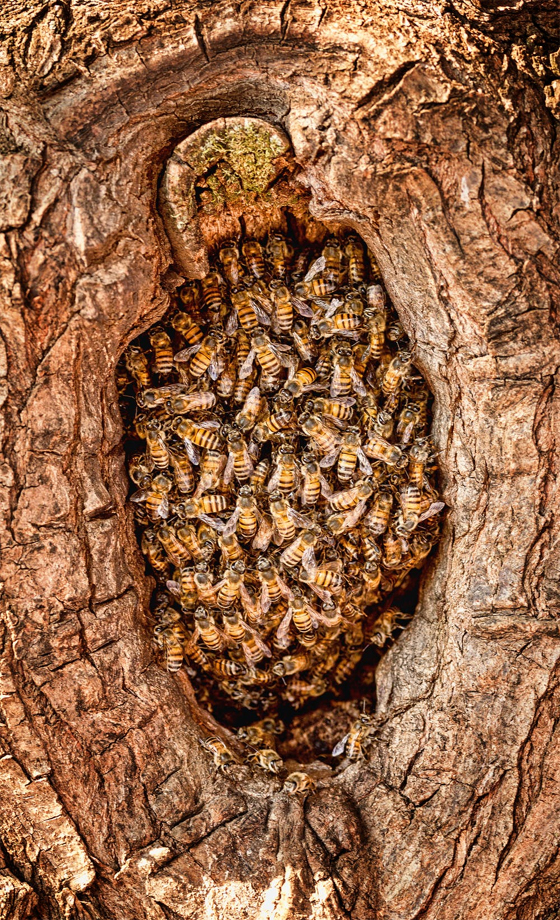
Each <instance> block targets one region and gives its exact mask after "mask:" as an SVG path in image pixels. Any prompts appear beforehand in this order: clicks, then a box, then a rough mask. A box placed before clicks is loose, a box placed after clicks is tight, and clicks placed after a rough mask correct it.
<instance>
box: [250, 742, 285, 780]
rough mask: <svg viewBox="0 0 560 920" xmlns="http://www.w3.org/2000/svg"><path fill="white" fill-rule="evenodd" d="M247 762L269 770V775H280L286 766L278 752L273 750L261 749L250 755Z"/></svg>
mask: <svg viewBox="0 0 560 920" xmlns="http://www.w3.org/2000/svg"><path fill="white" fill-rule="evenodd" d="M247 761H248V762H249V763H254V764H257V765H258V766H259V767H262V769H263V770H268V771H269V773H275V774H276V773H280V770H281V769H282V767H283V766H284V761H283V760H282V758H281V757H280V755H279V754H277V753H276V751H274V750H272V748H270V749H267V748H261V749H260V750H258V751H253V752H252V753H251V754H249V755H248V757H247Z"/></svg>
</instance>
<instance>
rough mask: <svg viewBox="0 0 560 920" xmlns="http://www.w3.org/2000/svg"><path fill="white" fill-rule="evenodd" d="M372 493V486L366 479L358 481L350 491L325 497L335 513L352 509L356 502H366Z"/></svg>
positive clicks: (333, 493)
mask: <svg viewBox="0 0 560 920" xmlns="http://www.w3.org/2000/svg"><path fill="white" fill-rule="evenodd" d="M372 493H373V486H372V484H371V483H370V482H368V481H367V479H359V480H358V482H356V484H355V485H354V486H352V488H351V489H346V490H345V491H344V492H332V493H331V494H330V495H327V501H328V503H329V505H330V506H331V507H332V508H334V509H335V510H336V511H347V510H348V509H349V508H354V507H355V505H357V504H358V502H360V501H367V499H368V498H369V497H370V495H372Z"/></svg>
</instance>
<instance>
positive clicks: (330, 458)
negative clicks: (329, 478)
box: [319, 447, 340, 470]
mask: <svg viewBox="0 0 560 920" xmlns="http://www.w3.org/2000/svg"><path fill="white" fill-rule="evenodd" d="M339 453H340V447H335V449H334V450H331V452H330V454H325V456H324V457H322V458H321V460H320V461H319V466H320V467H321V469H322V470H328V469H330V467H331V466H334V463H335V460H336V458H337V457H338V455H339Z"/></svg>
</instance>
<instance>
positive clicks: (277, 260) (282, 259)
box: [266, 233, 293, 278]
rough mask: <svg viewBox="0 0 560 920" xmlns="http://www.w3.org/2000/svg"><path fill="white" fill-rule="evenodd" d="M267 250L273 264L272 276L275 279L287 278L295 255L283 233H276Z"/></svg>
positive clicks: (271, 238)
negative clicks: (290, 262)
mask: <svg viewBox="0 0 560 920" xmlns="http://www.w3.org/2000/svg"><path fill="white" fill-rule="evenodd" d="M266 248H267V254H268V257H269V259H270V261H271V263H272V274H273V275H274V277H275V278H285V277H286V273H287V271H288V263H289V261H290V259H291V257H292V254H293V249H292V247H291V246H290V244H289V243H288V242H287V240H286V239H285V237H283V236H282V234H281V233H274V234H273V235H272V236H271V237H270V239H269V241H268V245H267V247H266Z"/></svg>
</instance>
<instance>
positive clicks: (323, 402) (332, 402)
mask: <svg viewBox="0 0 560 920" xmlns="http://www.w3.org/2000/svg"><path fill="white" fill-rule="evenodd" d="M355 405H356V400H355V399H354V398H353V397H352V396H346V397H341V398H340V399H323V398H321V399H314V400H313V412H314V413H315V414H316V415H318V416H322V415H328V416H329V417H330V418H331V419H338V420H339V421H342V422H346V421H349V419H351V418H352V415H353V414H354V406H355Z"/></svg>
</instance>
